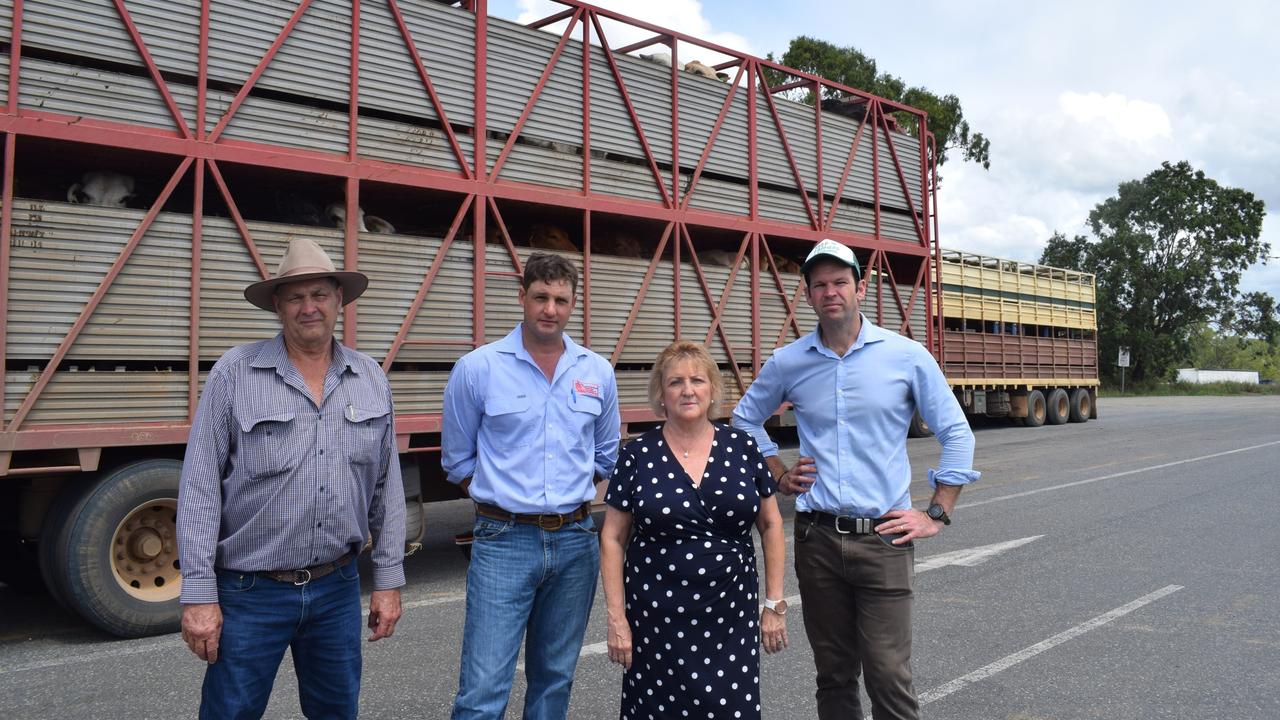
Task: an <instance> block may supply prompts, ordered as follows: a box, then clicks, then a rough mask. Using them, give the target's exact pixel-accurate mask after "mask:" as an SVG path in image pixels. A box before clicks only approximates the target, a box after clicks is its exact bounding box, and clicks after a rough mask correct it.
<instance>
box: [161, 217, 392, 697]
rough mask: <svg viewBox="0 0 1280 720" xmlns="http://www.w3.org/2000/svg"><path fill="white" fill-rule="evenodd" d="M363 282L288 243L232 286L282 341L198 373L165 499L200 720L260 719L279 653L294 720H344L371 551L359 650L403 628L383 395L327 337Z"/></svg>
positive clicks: (299, 243) (378, 376) (386, 391)
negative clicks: (198, 389)
mask: <svg viewBox="0 0 1280 720" xmlns="http://www.w3.org/2000/svg"><path fill="white" fill-rule="evenodd" d="M368 284H369V280H368V278H366V277H365V276H364V275H362V274H360V273H357V272H341V271H338V270H336V269H335V268H334V265H333V262H332V261H331V260H330V259H329V256H328V255H326V254H325V252H324V251H323V250H322V249H321V248H320V246H319V245H317V244H316V243H315V242H313V241H311V240H308V239H305V238H297V239H294V240H292V241H291V242H290V243H289V248H288V251H287V252H286V253H285V256H284V259H283V260H282V261H281V262H280V268H279V270H278V271H277V273H276V276H275V277H273V278H270V279H268V280H263V281H261V282H257V283H253V284H252V285H250V286H249V287H247V288H245V291H244V296H245V299H246V300H248V301H249V302H250V303H252V304H253V305H254V306H256V307H258V308H261V309H263V310H266V311H268V312H273V313H275V314H276V316H277V317H278V318H279V319H280V325H281V332H280V334H279V335H276V336H275V337H274V338H271V339H270V340H263V341H260V342H255V343H250V344H248V345H241V346H239V347H235V348H232V349H231V350H229V351H227V353H226V354H225V355H223V356H222V358H221V359H220V360H218V362H217V363H216V364H215V365H214V366H213V369H212V370H210V371H209V379H208V381H207V382H206V383H205V388H204V393H203V394H202V395H201V397H200V405H199V408H198V410H197V411H196V417H195V422H194V423H193V424H192V427H191V435H190V437H189V439H188V442H187V454H186V459H185V460H184V461H183V465H182V479H181V484H180V486H179V492H178V548H179V553H180V559H181V564H182V594H181V598H180V600H181V602H182V606H183V612H182V639H183V641H184V642H186V644H187V646H188V647H189V648H190V649H191V651H192V652H194V653H195V654H196V655H197V656H198V657H199V658H200V659H201V660H204V661H205V662H207V663H208V666H207V668H206V670H205V677H204V687H203V691H202V693H201V702H200V717H201V718H231V717H235V718H258V717H262V714H263V712H264V711H265V710H266V706H267V701H268V699H269V698H270V695H271V686H272V683H273V682H274V680H275V676H276V671H277V669H278V668H279V665H280V660H281V658H282V657H283V656H284V651H285V649H291V651H292V654H293V665H294V669H295V672H296V673H297V676H298V694H299V700H300V702H301V705H302V712H303V714H305V715H306V716H307V717H313V718H314V717H326V718H354V717H356V715H357V713H358V700H359V694H360V669H361V651H360V616H361V612H360V576H359V572H358V569H357V563H356V558H357V556H358V555H359V554H360V550H361V548H362V547H364V544H365V538H366V537H370V536H372V538H373V587H374V590H373V596H372V598H371V599H370V603H369V628H370V629H371V630H372V631H373V632H372V635H371V637H370V638H369V639H370V640H378V639H380V638H384V637H387V636H389V635H391V634H392V632H393V631H394V630H395V625H396V621H397V620H398V619H399V618H400V590H399V588H400V586H401V585H403V584H404V569H403V566H402V563H403V560H404V489H403V487H402V486H401V481H400V464H399V460H398V458H397V455H396V444H395V429H394V427H393V424H392V406H391V389H390V386H389V385H388V383H387V378H386V376H385V375H384V374H383V372H382V368H381V367H379V366H378V364H377V363H376V362H374V360H373V359H372V358H370V357H369V356H367V355H364V354H362V353H359V352H356V351H355V350H352V349H350V348H347V347H344V346H343V345H341V344H340V343H338V342H337V341H336V340H335V339H334V337H333V330H334V326H335V325H336V323H337V319H338V313H339V312H340V311H341V309H342V306H343V305H346V304H347V303H349V302H351V301H353V300H355V299H356V298H358V297H359V296H360V295H361V294H362V293H363V292H364V291H365V288H366V287H367V286H368Z"/></svg>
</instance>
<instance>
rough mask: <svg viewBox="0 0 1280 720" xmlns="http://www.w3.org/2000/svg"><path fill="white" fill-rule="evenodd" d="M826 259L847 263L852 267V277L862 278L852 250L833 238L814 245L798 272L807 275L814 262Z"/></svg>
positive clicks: (860, 269) (856, 258)
mask: <svg viewBox="0 0 1280 720" xmlns="http://www.w3.org/2000/svg"><path fill="white" fill-rule="evenodd" d="M826 259H831V260H835V261H836V262H841V263H844V264H845V265H848V266H849V267H851V268H853V277H854V279H855V280H861V279H862V268H861V267H860V266H859V265H858V257H857V256H856V255H854V254H853V250H850V249H849V246H848V245H841V244H840V243H838V242H836V241H835V240H823V241H822V242H819V243H818V244H817V245H814V246H813V249H812V250H810V251H809V257H807V258H805V259H804V265H801V266H800V272H801V273H803V274H804V275H805V276H806V277H807V276H808V275H809V268H811V267H813V265H814V263H816V262H818V261H819V260H826Z"/></svg>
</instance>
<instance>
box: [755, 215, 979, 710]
mask: <svg viewBox="0 0 1280 720" xmlns="http://www.w3.org/2000/svg"><path fill="white" fill-rule="evenodd" d="M801 271H802V273H803V274H804V277H805V298H806V300H807V301H808V303H809V305H810V307H812V308H813V310H814V312H815V313H816V314H817V315H818V329H817V330H815V331H814V332H812V333H810V334H808V335H806V336H804V337H802V338H800V339H799V340H796V341H795V342H793V343H791V344H790V345H787V346H786V347H783V348H780V349H778V350H776V351H774V353H773V356H772V357H771V358H770V359H769V361H768V362H767V363H765V365H764V367H763V368H761V370H760V374H759V376H758V377H757V378H756V380H755V382H753V383H752V384H751V387H750V388H748V390H747V393H746V395H745V396H743V398H742V400H741V402H739V403H738V407H737V408H736V409H735V410H734V413H733V424H734V425H735V426H736V427H738V428H740V429H743V430H746V431H748V432H750V433H751V434H752V436H753V437H754V438H755V439H756V442H757V443H758V444H759V446H760V451H761V453H763V454H764V455H765V459H766V461H767V462H768V464H769V468H770V470H771V471H772V472H773V475H774V477H775V478H776V479H777V480H778V487H779V489H781V490H782V492H784V493H787V494H789V495H794V494H799V495H800V497H799V498H797V500H796V519H795V554H796V555H795V565H796V577H797V578H798V580H799V583H800V596H801V599H802V601H803V603H804V609H805V612H804V621H805V623H804V624H805V631H806V633H807V635H808V637H809V643H810V645H811V646H812V647H813V655H814V663H815V665H816V666H817V671H818V672H817V684H818V690H817V699H818V717H819V718H822V719H823V720H827V719H829V718H850V717H857V718H860V717H863V712H862V708H861V703H860V700H859V697H858V674H859V672H860V671H861V672H863V673H865V675H866V689H867V695H868V697H869V698H870V699H871V704H872V706H873V712H874V714H875V717H876V718H877V720H880V719H881V718H912V719H914V718H917V717H919V705H918V703H917V701H916V697H915V691H914V689H913V687H912V683H911V598H912V581H913V575H914V570H913V565H914V562H915V549H914V546H913V544H912V541H913V540H915V539H916V538H927V537H932V536H933V535H936V534H938V532H939V531H940V530H941V529H942V528H943V527H944V526H945V525H949V524H950V523H951V519H950V515H949V513H950V512H951V511H952V509H953V508H954V507H955V503H956V499H957V497H958V496H959V495H960V488H961V487H962V486H964V485H965V484H968V483H971V482H973V481H975V480H977V479H978V477H979V473H977V472H975V471H974V470H973V469H972V465H973V433H972V431H971V430H970V429H969V425H968V423H967V422H966V420H965V417H964V412H963V411H962V410H961V409H960V404H959V403H958V402H957V401H956V398H955V396H954V394H952V391H951V388H950V387H949V386H948V385H947V381H946V378H944V377H943V375H942V371H941V370H939V369H938V364H937V362H935V361H934V359H933V356H931V355H930V354H929V352H928V350H926V349H925V348H924V347H923V346H921V345H920V344H919V343H917V342H914V341H912V340H909V339H907V338H904V337H902V336H901V335H897V334H895V333H892V332H889V331H887V330H884V329H882V328H879V327H876V326H875V325H873V324H871V323H870V322H868V321H867V319H866V318H865V317H863V316H862V314H861V313H860V312H859V309H858V303H859V302H860V301H861V300H862V299H863V298H864V297H865V296H866V291H867V284H866V280H864V279H862V277H861V269H860V268H859V266H858V260H857V258H856V257H855V256H854V254H853V252H852V251H851V250H850V249H849V248H848V247H846V246H844V245H841V244H840V243H837V242H835V241H833V240H823V241H822V242H820V243H818V244H817V245H816V246H815V247H814V249H813V251H812V252H810V253H809V257H808V258H807V259H806V260H805V263H804V266H803V268H802V270H801ZM783 402H790V403H791V405H792V408H793V410H794V411H795V416H796V425H797V429H798V430H799V436H800V458H799V460H798V461H797V462H796V464H795V465H794V466H792V467H791V468H787V467H785V466H784V465H783V463H782V461H781V460H779V459H778V446H777V445H776V444H775V443H774V442H773V441H772V440H770V438H769V436H768V434H767V433H766V432H765V430H764V421H765V420H766V419H767V418H768V417H769V416H770V415H772V414H773V413H774V411H776V410H777V409H778V407H779V406H780V405H781V404H782V403H783ZM916 411H919V412H920V415H921V417H923V418H924V420H925V422H927V423H928V424H929V427H930V428H932V429H933V431H934V433H935V434H936V436H937V438H938V440H939V442H941V443H942V458H941V460H940V461H939V463H938V467H937V468H936V469H931V470H930V471H929V483H930V485H931V486H932V487H933V488H934V492H933V499H932V501H931V504H930V506H929V509H928V511H927V512H921V511H919V510H914V509H912V507H911V492H910V485H911V466H910V464H909V462H908V460H907V446H906V436H907V426H908V424H910V422H911V417H912V414H913V413H914V412H916Z"/></svg>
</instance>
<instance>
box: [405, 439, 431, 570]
mask: <svg viewBox="0 0 1280 720" xmlns="http://www.w3.org/2000/svg"><path fill="white" fill-rule="evenodd" d="M400 479H401V481H402V482H403V484H404V543H405V546H406V548H408V547H410V546H413V545H418V544H419V543H421V542H422V535H423V534H424V533H425V532H426V529H427V523H426V513H425V512H423V508H422V473H421V472H420V471H419V470H418V461H417V459H415V458H409V459H405V458H404V457H403V456H401V460H400ZM413 549H414V551H416V550H417V548H416V547H415V548H413Z"/></svg>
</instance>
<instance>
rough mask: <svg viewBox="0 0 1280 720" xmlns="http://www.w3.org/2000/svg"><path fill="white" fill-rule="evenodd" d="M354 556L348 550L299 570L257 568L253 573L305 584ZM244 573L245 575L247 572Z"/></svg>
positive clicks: (276, 579)
mask: <svg viewBox="0 0 1280 720" xmlns="http://www.w3.org/2000/svg"><path fill="white" fill-rule="evenodd" d="M355 556H356V554H355V553H353V552H351V551H350V550H348V551H347V553H346V554H345V555H343V556H342V557H340V558H338V559H337V560H334V561H332V562H327V563H321V564H320V565H312V566H311V567H306V568H302V569H301V570H259V571H258V572H256V573H253V574H254V575H259V576H261V577H264V578H270V579H272V580H275V581H277V582H282V583H293V584H294V585H306V584H307V583H309V582H311V581H312V580H319V579H320V578H322V577H324V576H325V575H328V574H329V573H331V572H333V571H334V570H337V569H338V568H340V567H342V566H343V565H346V564H347V561H348V560H350V559H351V558H353V557H355ZM245 574H246V575H247V574H248V573H245Z"/></svg>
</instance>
